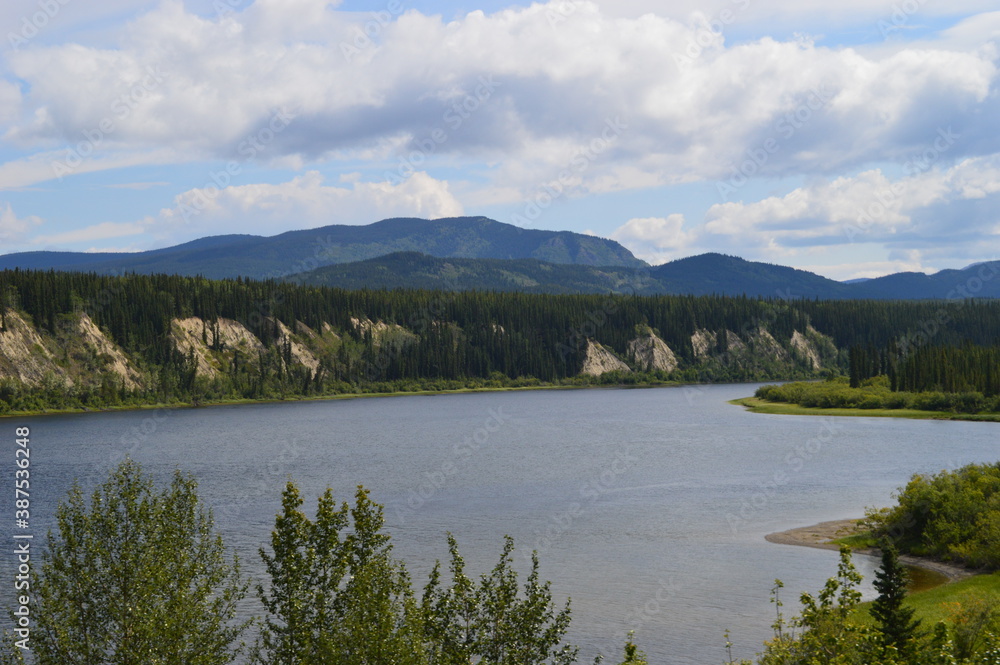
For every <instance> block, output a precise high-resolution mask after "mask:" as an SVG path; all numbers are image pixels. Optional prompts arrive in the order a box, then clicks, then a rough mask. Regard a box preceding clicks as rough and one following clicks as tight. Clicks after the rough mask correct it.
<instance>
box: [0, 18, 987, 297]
mask: <svg viewBox="0 0 1000 665" xmlns="http://www.w3.org/2000/svg"><path fill="white" fill-rule="evenodd" d="M94 5H95V3H84V2H83V1H82V0H13V1H8V2H6V3H4V5H3V7H2V8H0V26H2V27H3V30H2V31H0V63H2V64H0V253H7V252H17V251H31V250H40V249H59V250H73V251H139V250H145V249H153V248H157V247H164V246H169V245H173V244H177V243H180V242H185V241H188V240H192V239H194V238H198V237H203V236H207V235H220V234H228V233H253V234H258V235H275V234H278V233H281V232H283V231H287V230H291V229H302V228H313V227H319V226H325V225H328V224H367V223H371V222H373V221H377V220H379V219H384V218H386V217H397V216H415V217H429V218H435V217H447V216H455V215H486V216H489V217H492V218H494V219H497V220H500V221H503V222H508V223H514V224H518V225H520V226H526V227H532V228H546V229H568V230H573V231H579V232H588V233H595V234H598V235H601V236H605V237H610V238H614V239H616V240H618V241H619V242H621V243H622V244H624V245H625V246H626V247H628V248H629V249H631V250H632V251H633V252H635V253H636V254H637V255H638V256H640V257H642V258H644V259H646V260H648V261H650V262H652V263H662V262H664V261H668V260H672V259H676V258H681V257H684V256H689V255H692V254H697V253H701V252H706V251H720V252H725V253H729V254H736V255H739V256H743V257H745V258H748V259H753V260H761V261H768V262H772V263H780V264H784V265H792V266H795V267H799V268H804V269H808V270H812V271H814V272H817V273H820V274H823V275H827V276H829V277H833V278H835V279H850V278H855V277H862V276H875V275H880V274H886V273H890V272H897V271H901V270H920V271H925V272H933V271H935V270H939V269H943V268H955V267H962V266H965V265H967V264H970V263H973V262H976V261H982V260H986V259H996V258H998V254H1000V212H998V211H1000V205H998V204H1000V131H998V130H1000V126H998V125H1000V71H998V65H1000V11H996V8H995V7H996V4H995V2H994V1H993V0H990V1H984V0H955V1H953V2H950V3H939V2H932V1H931V0H887V1H883V0H874V1H873V0H843V1H842V2H839V3H828V2H823V3H818V2H796V1H795V0H697V1H696V0H676V1H673V2H669V3H664V2H651V1H649V0H619V1H618V2H605V1H594V0H590V1H588V0H553V1H552V2H548V3H535V4H510V3H507V2H480V3H471V2H465V1H464V0H442V1H439V2H415V1H412V2H411V1H408V0H381V1H378V2H369V1H367V0H343V1H342V2H323V1H322V0H256V1H254V2H251V1H250V0H189V1H187V2H183V1H182V0H163V1H150V0H104V1H103V2H102V3H100V6H99V8H98V7H95V6H94Z"/></svg>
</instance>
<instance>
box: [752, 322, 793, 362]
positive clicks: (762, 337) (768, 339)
mask: <svg viewBox="0 0 1000 665" xmlns="http://www.w3.org/2000/svg"><path fill="white" fill-rule="evenodd" d="M752 340H753V346H754V351H755V352H756V353H758V354H761V353H763V354H766V355H768V356H770V357H771V358H774V359H775V360H788V358H789V355H788V351H786V350H785V349H784V347H782V346H781V345H780V344H778V340H776V339H774V337H772V336H771V333H769V332H767V330H765V329H764V328H758V329H757V333H756V334H755V335H754V336H753V338H752Z"/></svg>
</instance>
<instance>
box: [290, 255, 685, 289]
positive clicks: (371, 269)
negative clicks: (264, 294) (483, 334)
mask: <svg viewBox="0 0 1000 665" xmlns="http://www.w3.org/2000/svg"><path fill="white" fill-rule="evenodd" d="M285 279H286V281H289V282H294V283H296V284H303V285H309V286H336V287H340V288H343V289H361V288H372V289H397V288H404V287H405V288H414V289H439V290H445V291H470V290H477V291H522V292H525V293H609V292H614V293H623V292H628V293H639V294H646V295H652V294H658V293H665V291H664V290H663V288H662V285H661V284H659V283H658V282H655V281H654V280H650V279H648V278H645V279H644V278H643V274H642V273H641V272H638V271H637V270H636V269H635V268H624V267H619V266H610V267H595V266H582V265H566V264H557V263H547V262H545V261H539V260H538V259H460V258H447V259H442V258H437V257H433V256H428V255H426V254H420V253H418V252H396V253H393V254H386V255H385V256H379V257H377V258H374V259H368V260H366V261H358V262H355V263H341V264H337V265H332V266H325V267H323V268H318V269H317V270H313V271H311V272H307V273H300V274H297V275H291V276H289V277H286V278H285Z"/></svg>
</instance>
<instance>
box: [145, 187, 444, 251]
mask: <svg viewBox="0 0 1000 665" xmlns="http://www.w3.org/2000/svg"><path fill="white" fill-rule="evenodd" d="M348 180H351V179H350V178H348ZM345 185H346V186H335V185H328V184H325V181H324V177H323V176H322V175H321V174H320V173H318V172H316V171H310V172H308V173H305V174H304V175H301V176H298V177H296V178H293V179H292V180H290V181H288V182H283V183H279V184H266V183H261V184H252V185H239V186H231V187H226V188H225V189H222V190H219V189H217V188H215V187H211V186H210V187H205V188H199V189H192V190H189V191H187V192H184V193H183V194H180V195H178V196H177V197H176V199H175V202H174V206H172V207H170V208H165V209H163V210H161V211H160V213H159V215H158V216H157V217H155V218H151V219H149V220H146V222H145V223H146V224H147V225H148V226H149V227H150V230H151V232H153V233H154V234H155V235H157V236H158V237H160V238H163V239H173V240H179V239H190V238H193V237H200V236H204V235H210V234H215V233H220V232H226V233H231V232H240V233H256V234H260V235H273V234H276V233H280V232H282V231H287V230H288V229H290V228H294V229H306V228H315V227H318V226H325V225H329V224H369V223H371V222H373V221H376V220H379V219H383V218H387V217H401V216H417V217H429V218H434V217H452V216H458V215H461V214H462V212H463V210H462V206H461V205H460V204H459V203H458V201H457V200H456V199H455V198H454V196H452V194H451V192H450V191H449V188H448V185H447V183H444V182H441V181H439V180H435V179H434V178H431V177H430V176H428V175H427V174H426V173H423V172H418V173H415V174H413V175H412V176H411V177H409V178H408V179H407V180H405V181H403V182H401V183H398V184H393V183H389V182H384V181H383V182H362V181H359V180H356V179H355V180H354V181H353V182H346V183H345Z"/></svg>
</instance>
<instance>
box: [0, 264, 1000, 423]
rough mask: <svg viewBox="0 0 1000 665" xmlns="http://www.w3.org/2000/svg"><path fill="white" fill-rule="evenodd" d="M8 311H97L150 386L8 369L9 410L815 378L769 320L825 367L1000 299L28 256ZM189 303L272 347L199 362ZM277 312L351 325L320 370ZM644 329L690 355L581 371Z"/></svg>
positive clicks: (308, 322)
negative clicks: (556, 283) (710, 339)
mask: <svg viewBox="0 0 1000 665" xmlns="http://www.w3.org/2000/svg"><path fill="white" fill-rule="evenodd" d="M9 311H19V312H22V313H24V314H25V315H26V316H27V317H29V319H30V321H31V322H32V323H33V324H34V325H35V326H37V327H39V328H40V329H42V330H43V331H45V332H46V334H48V335H51V336H54V337H55V338H56V339H57V340H59V339H62V338H61V337H60V335H62V336H63V337H65V335H66V334H67V333H66V330H65V328H66V321H67V320H68V319H67V317H72V315H73V314H74V313H79V312H86V313H87V314H88V315H89V316H90V318H91V319H93V321H94V322H95V324H96V325H98V326H99V327H100V328H101V329H102V330H103V331H105V332H106V334H107V335H108V337H109V338H110V339H111V340H112V341H114V342H115V343H116V344H118V345H119V346H120V347H121V348H123V349H124V350H125V351H126V352H127V353H128V354H129V355H130V357H131V358H132V359H133V360H134V361H135V362H136V364H137V366H138V368H139V370H140V371H141V372H142V373H143V375H144V376H145V377H146V378H147V380H146V382H145V385H144V386H143V387H142V388H141V389H139V390H128V389H126V388H125V387H124V385H123V384H122V382H121V381H119V380H115V378H114V377H108V376H102V377H100V378H97V379H95V380H93V381H84V382H80V383H79V385H76V386H75V387H73V388H72V389H67V388H66V387H65V386H64V385H62V384H60V383H59V382H58V381H56V380H54V379H53V380H49V381H43V382H42V383H41V384H39V385H37V386H34V387H30V388H29V387H25V386H20V385H14V384H13V383H11V382H0V411H4V410H8V411H9V410H25V411H32V410H40V409H45V408H57V407H87V408H96V407H103V406H113V405H117V404H125V405H128V404H139V403H149V402H160V403H170V402H174V401H184V402H199V401H203V400H221V399H264V398H283V397H287V396H293V395H305V396H308V395H327V394H337V393H347V392H351V393H359V392H398V391H404V390H427V389H430V390H434V389H450V388H469V387H471V388H479V387H499V386H517V385H531V384H532V383H548V384H553V383H574V382H577V383H579V382H646V381H665V380H675V381H752V380H768V379H792V378H808V377H814V376H816V375H817V373H816V371H815V370H814V368H813V367H812V365H811V364H810V363H809V362H808V361H806V360H804V359H802V358H792V359H787V358H786V359H777V358H774V357H771V356H769V355H768V354H767V353H755V352H753V348H752V345H753V342H752V340H753V338H754V335H755V334H756V333H757V332H758V331H759V330H760V329H762V328H763V329H765V330H767V331H768V332H769V333H770V334H771V335H772V336H773V337H774V338H775V339H776V340H777V342H778V343H779V344H780V345H782V347H784V348H786V349H787V348H789V345H790V342H791V339H792V336H793V334H794V333H795V332H796V331H798V332H801V333H805V332H808V331H809V330H810V327H814V328H816V329H818V330H819V331H821V332H822V333H824V334H827V335H829V336H830V337H831V338H832V340H833V343H834V345H835V347H836V348H833V349H832V351H831V352H830V354H829V356H828V357H825V358H824V362H825V363H826V366H827V368H828V369H832V370H834V371H845V372H846V371H848V369H849V367H848V366H849V362H853V360H849V353H848V349H852V348H854V349H868V348H872V349H874V348H887V347H888V345H890V344H896V345H897V348H905V349H906V353H908V354H909V355H910V356H915V355H919V354H922V353H927V352H926V351H924V346H922V345H927V343H928V342H930V341H933V342H934V343H936V344H939V345H940V346H942V347H944V348H950V347H951V346H954V345H960V344H962V343H972V344H978V345H984V344H987V343H989V341H990V340H993V339H996V338H997V337H998V336H1000V304H998V303H996V302H993V301H971V300H970V301H962V302H954V303H947V302H946V303H941V302H910V301H907V302H886V301H831V302H821V301H808V300H794V299H793V300H785V299H779V298H770V299H766V298H750V297H723V296H626V295H607V296H599V295H543V294H524V293H512V292H480V291H467V292H441V291H427V290H364V289H362V290H355V291H348V290H343V289H337V288H331V287H314V286H301V285H295V284H290V283H287V282H280V281H258V280H250V279H230V280H209V279H204V278H199V277H180V276H171V275H132V274H130V275H122V276H107V275H96V274H87V273H68V272H53V271H48V272H45V271H24V270H7V271H2V272H0V331H2V330H4V329H6V328H7V325H8V322H7V320H6V319H7V315H8V312H9ZM189 317H199V318H201V319H202V320H203V321H205V322H206V323H205V330H203V332H202V337H203V340H204V341H206V342H209V341H210V340H212V339H216V340H217V339H218V337H217V336H214V335H212V331H213V328H214V327H215V326H217V325H218V321H219V320H220V319H222V318H225V319H231V320H234V321H237V322H239V323H240V324H242V325H243V326H245V327H246V328H247V329H248V330H249V331H250V332H251V333H253V334H254V335H255V336H256V337H257V338H258V339H260V341H261V342H262V343H263V347H264V348H263V350H261V351H258V352H253V353H246V352H240V351H236V352H235V353H232V354H231V357H229V358H227V360H226V361H225V363H224V365H223V366H222V367H221V371H220V373H219V375H217V376H215V377H211V378H207V377H205V376H200V375H199V374H198V372H197V368H196V359H195V358H194V357H193V353H189V354H187V355H185V354H183V353H181V352H179V351H178V350H177V346H176V344H175V343H174V341H173V340H172V339H171V322H172V321H173V320H175V319H186V318H189ZM352 319H353V320H366V319H367V320H371V321H378V322H384V323H386V324H389V325H390V326H400V327H402V328H404V329H405V330H406V331H408V333H411V334H399V335H395V336H394V337H393V336H389V337H387V338H380V337H379V335H378V334H376V333H374V332H373V331H372V330H371V329H370V328H366V327H364V326H357V325H355V324H354V323H353V321H352ZM928 321H932V322H933V326H930V325H929V324H928ZM279 322H280V323H281V324H283V325H285V326H287V327H288V328H290V329H291V330H293V331H295V330H298V328H299V324H300V323H301V324H303V325H305V326H308V327H310V328H311V329H313V330H320V329H321V328H322V326H323V324H329V326H331V327H332V329H333V330H335V331H336V332H337V334H338V335H339V336H340V339H339V341H338V342H337V343H335V344H329V345H326V346H325V347H323V348H319V349H314V350H315V351H316V355H317V357H318V359H319V363H320V364H319V367H318V369H316V370H315V371H314V370H310V369H308V368H306V367H303V366H301V365H298V364H296V363H292V362H290V361H291V348H290V342H289V341H288V340H287V339H285V338H283V337H282V334H281V330H280V326H279ZM643 330H651V331H653V332H654V333H656V334H657V335H659V336H660V337H661V338H662V339H663V340H664V341H665V342H666V343H667V345H668V346H669V347H670V348H671V349H672V350H673V351H674V353H675V354H676V355H677V357H678V360H679V363H680V366H679V367H678V369H676V370H675V371H673V372H670V373H666V372H650V373H646V374H643V373H636V374H633V375H631V376H629V377H623V376H618V375H614V376H609V377H604V378H603V379H589V378H580V377H579V373H580V369H581V367H582V364H583V362H584V358H585V355H586V348H587V342H588V340H595V341H597V342H600V343H601V344H602V345H604V346H605V347H607V348H609V349H612V350H614V351H615V352H617V353H618V354H619V355H624V354H625V351H626V349H627V346H628V343H629V341H631V340H632V339H634V338H635V337H636V336H637V335H638V334H639V331H643ZM698 330H704V331H708V332H710V333H714V335H715V340H716V342H715V345H714V346H713V347H712V348H709V349H707V350H696V349H695V348H694V346H693V344H692V339H691V337H692V334H693V333H694V332H695V331H698ZM726 331H732V332H734V333H736V335H737V338H738V339H740V340H741V342H747V343H749V344H750V345H751V352H749V353H744V354H742V355H740V354H736V353H734V352H733V349H730V348H729V342H730V339H731V337H730V335H728V334H726ZM283 340H284V341H283ZM935 348H936V347H935ZM706 355H707V356H708V359H706V358H705V356H706ZM855 355H857V354H855ZM852 357H854V356H852ZM858 357H860V356H858ZM908 357H909V356H908ZM921 357H923V356H922V355H921ZM859 376H861V374H859ZM901 376H903V375H902V374H901ZM990 380H991V381H992V380H993V379H990Z"/></svg>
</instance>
